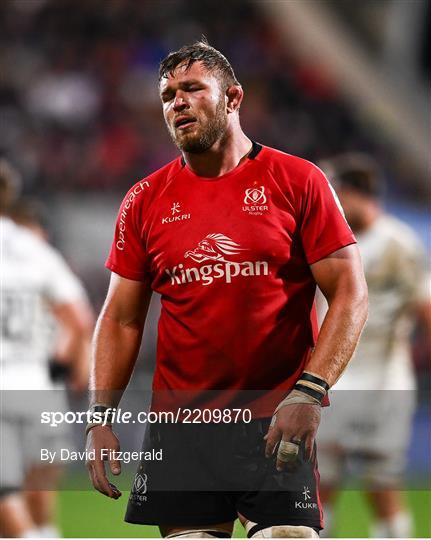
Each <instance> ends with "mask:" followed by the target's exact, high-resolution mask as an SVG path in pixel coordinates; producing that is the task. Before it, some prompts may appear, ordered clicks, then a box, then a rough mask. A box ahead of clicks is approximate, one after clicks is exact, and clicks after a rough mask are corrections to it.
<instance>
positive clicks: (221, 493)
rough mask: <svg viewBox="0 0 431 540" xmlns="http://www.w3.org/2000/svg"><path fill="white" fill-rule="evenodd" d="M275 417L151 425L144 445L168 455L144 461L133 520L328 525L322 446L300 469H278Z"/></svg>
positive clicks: (129, 517)
mask: <svg viewBox="0 0 431 540" xmlns="http://www.w3.org/2000/svg"><path fill="white" fill-rule="evenodd" d="M269 423H270V418H265V419H257V420H252V421H251V422H250V423H249V424H247V423H241V424H233V423H231V424H151V425H149V426H148V429H147V432H146V435H145V439H144V443H143V448H142V450H143V451H145V452H157V451H159V450H162V452H163V459H162V460H161V461H155V460H147V459H145V460H142V461H141V463H140V465H139V468H138V471H137V473H136V475H135V479H134V483H133V486H132V490H131V494H130V498H129V503H128V507H127V512H126V517H125V520H126V521H127V522H129V523H139V524H147V525H172V526H175V525H178V526H200V525H202V526H204V525H205V526H208V525H214V524H217V523H223V522H226V521H234V520H235V519H236V518H237V517H238V515H237V513H238V512H239V513H241V514H242V515H244V516H245V517H246V518H247V519H248V520H250V521H254V522H256V523H259V525H262V524H265V526H272V525H303V526H307V527H312V528H314V529H316V530H320V529H321V528H322V527H323V523H322V508H321V504H320V500H319V495H318V484H319V473H318V470H317V460H316V450H314V452H313V457H312V459H311V460H310V461H306V460H305V459H304V448H303V446H302V445H301V447H300V452H299V456H298V460H297V464H296V466H295V468H293V469H289V470H285V471H283V472H278V471H277V470H276V469H275V457H272V458H265V441H264V440H263V437H264V435H265V434H266V432H267V429H268V426H269Z"/></svg>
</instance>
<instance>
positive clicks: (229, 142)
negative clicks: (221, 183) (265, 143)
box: [183, 129, 252, 178]
mask: <svg viewBox="0 0 431 540" xmlns="http://www.w3.org/2000/svg"><path fill="white" fill-rule="evenodd" d="M251 149H252V142H251V141H250V139H249V138H248V137H247V136H246V135H245V134H244V132H243V131H242V130H241V129H239V130H235V131H234V132H232V133H227V134H226V136H225V137H224V138H223V139H221V140H219V141H217V142H216V143H215V144H213V146H212V147H211V148H210V149H209V150H207V151H206V152H202V153H201V154H191V153H188V152H184V153H183V157H184V160H185V162H186V164H187V166H188V167H189V168H190V169H191V170H192V171H193V172H194V173H195V174H197V175H198V176H204V177H206V178H217V177H218V176H222V175H224V174H227V173H229V172H230V171H232V170H233V169H235V167H238V165H240V164H241V163H242V161H244V159H246V158H247V155H248V154H249V153H250V151H251Z"/></svg>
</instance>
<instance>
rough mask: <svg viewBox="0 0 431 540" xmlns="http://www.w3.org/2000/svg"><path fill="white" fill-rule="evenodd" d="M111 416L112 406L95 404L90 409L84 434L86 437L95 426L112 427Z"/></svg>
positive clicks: (112, 413) (112, 412)
mask: <svg viewBox="0 0 431 540" xmlns="http://www.w3.org/2000/svg"><path fill="white" fill-rule="evenodd" d="M113 416H114V411H113V407H112V406H110V405H104V404H103V403H95V404H94V405H92V406H91V407H90V414H89V416H88V423H87V426H86V427H85V434H86V435H88V432H89V431H90V430H91V429H93V428H94V427H96V426H109V427H112V422H113Z"/></svg>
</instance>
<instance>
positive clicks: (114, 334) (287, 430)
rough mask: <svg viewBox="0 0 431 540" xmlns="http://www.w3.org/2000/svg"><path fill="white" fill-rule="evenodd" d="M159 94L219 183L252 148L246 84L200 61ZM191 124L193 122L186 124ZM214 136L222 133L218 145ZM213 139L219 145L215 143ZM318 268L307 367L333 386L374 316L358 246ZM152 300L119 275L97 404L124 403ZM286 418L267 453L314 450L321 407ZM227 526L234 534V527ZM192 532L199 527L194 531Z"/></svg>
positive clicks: (102, 336) (113, 442)
mask: <svg viewBox="0 0 431 540" xmlns="http://www.w3.org/2000/svg"><path fill="white" fill-rule="evenodd" d="M160 95H161V99H162V104H163V115H164V119H165V122H166V125H167V127H168V130H169V132H170V134H171V136H172V138H173V140H174V142H175V144H177V146H178V147H179V148H180V149H181V150H182V152H183V157H184V160H185V162H186V164H187V166H188V167H189V168H190V169H191V170H192V171H193V172H194V173H196V174H197V175H199V176H203V177H206V178H217V177H218V176H221V175H224V174H226V173H228V172H230V171H231V170H233V169H234V168H235V167H237V166H238V165H239V164H240V163H241V162H242V161H243V160H244V159H245V158H246V156H247V154H248V153H249V152H250V150H251V147H252V144H251V141H250V140H249V139H248V137H247V136H246V135H245V134H244V132H243V131H242V129H241V126H240V122H239V107H240V105H241V102H242V99H243V90H242V88H241V87H240V86H236V85H234V86H231V87H229V88H226V89H225V88H222V87H221V84H220V81H219V80H218V79H217V78H216V77H215V76H214V75H213V74H211V73H209V72H208V71H207V70H206V69H205V68H204V66H203V65H202V64H201V63H200V62H195V63H194V64H192V66H191V67H190V68H189V69H188V70H186V69H184V67H181V65H180V66H179V67H178V68H177V69H176V70H175V71H174V73H173V74H170V75H169V76H168V77H167V78H165V79H162V81H161V84H160ZM186 120H188V121H189V123H188V124H187V123H184V124H183V125H181V124H182V123H183V121H184V122H185V121H186ZM207 131H210V132H211V133H209V134H207V133H206V132H207ZM214 132H217V134H218V135H217V137H216V138H215V140H214V142H212V140H211V137H213V135H214ZM207 135H208V136H207ZM210 135H211V137H210ZM209 142H212V144H211V145H209V146H208V144H209ZM196 149H198V150H199V151H196ZM311 270H312V272H313V275H314V278H315V280H316V282H317V284H318V285H319V287H320V288H321V290H322V291H323V293H324V294H325V296H326V297H327V300H328V302H329V311H328V314H327V317H326V320H325V324H324V325H323V328H322V332H321V335H320V337H319V341H318V344H317V347H316V351H315V353H314V355H313V357H312V358H311V360H310V362H309V365H307V369H308V370H309V371H311V372H313V373H315V374H316V375H319V376H320V377H322V378H324V379H325V380H327V381H328V382H329V383H330V384H333V383H334V382H335V381H336V380H337V378H338V377H339V376H340V374H341V373H342V371H343V369H344V367H345V365H346V364H347V362H348V361H349V359H350V356H351V354H352V352H353V349H354V347H355V344H356V342H357V339H358V337H359V334H360V331H361V329H362V326H363V324H364V321H365V318H366V313H367V292H366V286H365V281H364V278H363V273H362V268H361V263H360V257H359V254H358V250H357V247H356V246H354V245H352V246H349V247H347V248H344V249H341V250H339V251H338V252H336V253H333V254H332V255H331V256H329V257H327V258H325V259H323V260H320V261H318V262H317V263H315V264H313V265H312V266H311ZM150 296H151V290H150V287H149V284H148V283H142V282H137V281H132V280H128V279H125V278H122V277H120V276H118V275H115V274H112V277H111V283H110V287H109V291H108V296H107V299H106V302H105V305H104V307H103V310H102V313H101V315H100V317H99V321H98V324H97V328H96V333H95V337H94V352H93V356H94V360H93V370H92V377H91V384H90V390H91V392H92V402H93V403H95V402H102V403H105V404H109V405H112V406H116V405H117V404H118V401H119V399H120V397H121V393H122V391H123V390H124V388H125V387H126V385H127V383H128V381H129V378H130V375H131V373H132V370H133V366H134V363H135V360H136V356H137V353H138V350H139V346H140V343H141V337H142V332H143V327H144V322H145V317H146V313H147V309H148V304H149V300H150ZM280 413H281V414H280V415H279V416H278V419H277V423H276V425H275V426H274V428H273V429H272V430H271V432H270V433H269V434H268V441H267V443H268V445H269V446H268V448H269V449H271V448H273V447H274V446H275V444H276V443H277V441H278V440H280V439H281V438H282V437H283V439H284V440H289V439H290V438H291V436H292V435H295V434H296V435H298V436H301V438H303V439H305V440H306V443H307V445H308V448H311V447H312V442H313V440H314V436H315V432H316V430H317V426H318V423H319V418H320V410H319V406H317V405H316V406H314V405H308V404H303V405H295V406H292V407H290V406H289V407H284V408H283V410H282V411H280ZM101 447H105V448H108V449H109V448H112V449H118V447H119V442H118V439H117V438H116V436H115V435H114V434H113V432H112V430H111V428H110V427H107V426H105V427H101V426H98V427H95V428H93V429H92V430H91V431H90V432H89V436H88V439H87V449H88V450H90V449H94V448H101ZM96 455H97V452H96ZM109 465H110V469H111V472H112V473H113V474H119V472H120V464H119V463H118V462H113V463H110V464H109ZM278 465H279V466H281V464H278ZM87 466H88V469H89V473H90V477H91V479H92V482H93V485H94V487H95V488H96V489H97V490H98V491H100V492H101V493H103V494H105V495H106V496H108V497H111V498H114V499H117V498H118V497H119V496H120V495H121V494H120V492H119V491H118V489H117V488H115V487H113V486H112V484H110V483H109V481H108V479H107V477H106V472H105V467H104V464H103V462H102V461H100V459H96V461H94V462H89V463H88V464H87ZM219 525H220V524H219ZM221 525H223V526H226V524H221ZM221 525H220V526H221ZM228 525H229V529H230V528H231V525H232V524H231V523H230V524H228ZM160 526H161V529H162V531H163V534H165V535H167V534H170V533H171V532H172V531H179V530H183V529H184V527H176V526H175V525H170V526H163V524H161V525H160ZM214 527H218V525H214ZM193 528H195V529H196V528H197V529H199V527H187V529H193Z"/></svg>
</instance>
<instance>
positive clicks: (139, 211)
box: [105, 180, 149, 281]
mask: <svg viewBox="0 0 431 540" xmlns="http://www.w3.org/2000/svg"><path fill="white" fill-rule="evenodd" d="M148 187H149V183H148V182H147V181H145V180H141V181H140V182H138V183H137V184H135V185H134V186H133V187H132V188H131V189H130V190H129V192H128V193H127V195H126V196H125V197H124V199H123V202H122V203H121V206H120V210H119V212H118V216H117V222H116V225H115V233H114V240H113V242H112V246H111V251H110V253H109V256H108V259H107V261H106V264H105V266H106V267H107V268H109V270H112V271H113V272H115V273H116V274H119V275H120V276H122V277H125V278H128V279H134V280H136V281H144V280H145V279H146V278H147V275H148V256H147V253H146V246H145V238H144V227H143V213H144V209H143V201H144V199H145V191H146V190H147V189H148Z"/></svg>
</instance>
